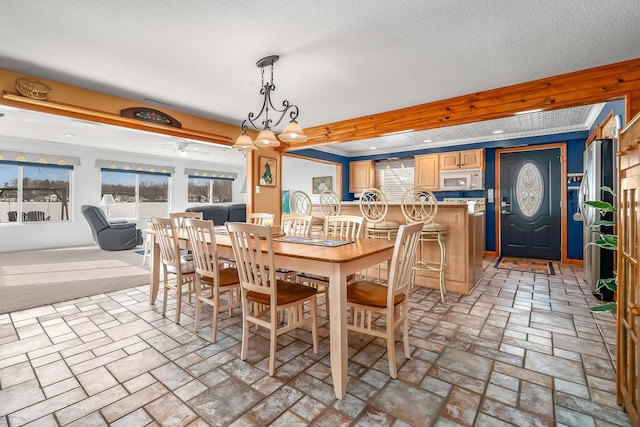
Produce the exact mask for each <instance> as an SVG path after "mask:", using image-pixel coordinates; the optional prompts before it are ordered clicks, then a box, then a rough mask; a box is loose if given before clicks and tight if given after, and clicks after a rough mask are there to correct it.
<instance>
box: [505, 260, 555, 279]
mask: <svg viewBox="0 0 640 427" xmlns="http://www.w3.org/2000/svg"><path fill="white" fill-rule="evenodd" d="M494 268H499V269H501V270H513V271H524V272H527V273H539V274H548V275H550V276H555V274H556V273H555V271H554V270H553V264H552V263H551V261H547V260H543V259H527V258H511V257H500V258H499V259H498V261H497V262H496V264H495V265H494Z"/></svg>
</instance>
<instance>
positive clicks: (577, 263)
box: [565, 259, 584, 267]
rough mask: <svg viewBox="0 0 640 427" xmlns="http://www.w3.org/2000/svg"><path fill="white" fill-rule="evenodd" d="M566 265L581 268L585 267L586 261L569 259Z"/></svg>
mask: <svg viewBox="0 0 640 427" xmlns="http://www.w3.org/2000/svg"><path fill="white" fill-rule="evenodd" d="M565 263H566V264H572V265H579V266H580V267H583V266H584V260H582V259H567V260H566V261H565Z"/></svg>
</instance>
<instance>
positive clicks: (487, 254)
mask: <svg viewBox="0 0 640 427" xmlns="http://www.w3.org/2000/svg"><path fill="white" fill-rule="evenodd" d="M484 256H498V252H496V251H484Z"/></svg>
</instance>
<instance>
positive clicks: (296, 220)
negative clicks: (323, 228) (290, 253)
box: [281, 214, 313, 235]
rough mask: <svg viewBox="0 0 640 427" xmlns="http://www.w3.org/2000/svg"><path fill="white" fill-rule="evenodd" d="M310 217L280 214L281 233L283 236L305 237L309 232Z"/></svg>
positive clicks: (311, 220)
mask: <svg viewBox="0 0 640 427" xmlns="http://www.w3.org/2000/svg"><path fill="white" fill-rule="evenodd" d="M312 222H313V216H312V215H303V214H282V224H281V227H282V231H283V232H284V233H285V234H302V235H306V234H309V233H310V232H311V223H312Z"/></svg>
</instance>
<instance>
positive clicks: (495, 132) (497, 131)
mask: <svg viewBox="0 0 640 427" xmlns="http://www.w3.org/2000/svg"><path fill="white" fill-rule="evenodd" d="M493 133H494V134H496V135H497V134H499V133H504V131H503V130H494V131H493Z"/></svg>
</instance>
